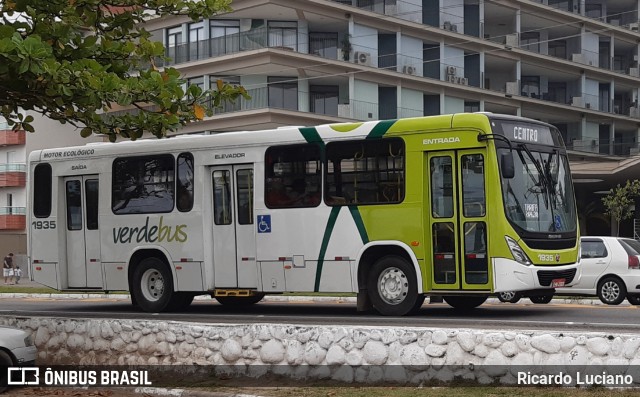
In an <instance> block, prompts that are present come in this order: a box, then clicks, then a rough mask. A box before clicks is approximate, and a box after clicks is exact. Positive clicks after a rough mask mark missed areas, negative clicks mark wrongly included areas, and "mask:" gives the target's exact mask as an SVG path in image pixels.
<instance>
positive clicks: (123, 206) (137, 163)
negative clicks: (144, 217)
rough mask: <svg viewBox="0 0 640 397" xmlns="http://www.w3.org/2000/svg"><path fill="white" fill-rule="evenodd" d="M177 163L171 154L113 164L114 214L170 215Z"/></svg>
mask: <svg viewBox="0 0 640 397" xmlns="http://www.w3.org/2000/svg"><path fill="white" fill-rule="evenodd" d="M174 169H175V160H174V159H173V156H172V155H170V154H166V155H159V156H144V157H130V158H118V159H115V160H114V162H113V190H112V195H111V209H112V210H113V213H114V214H117V215H122V214H152V213H163V212H171V211H172V210H173V201H174V189H175V182H174V173H175V172H174V171H175V170H174Z"/></svg>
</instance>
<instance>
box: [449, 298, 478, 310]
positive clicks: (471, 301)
mask: <svg viewBox="0 0 640 397" xmlns="http://www.w3.org/2000/svg"><path fill="white" fill-rule="evenodd" d="M486 300H487V297H486V296H455V295H452V296H445V297H444V301H445V302H447V304H448V305H449V306H451V307H453V308H454V309H458V310H471V309H475V308H476V307H478V306H480V305H482V304H483V303H484V302H485V301H486Z"/></svg>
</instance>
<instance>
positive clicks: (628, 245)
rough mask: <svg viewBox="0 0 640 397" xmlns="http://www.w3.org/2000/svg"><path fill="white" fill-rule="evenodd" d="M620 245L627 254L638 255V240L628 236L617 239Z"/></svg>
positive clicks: (639, 251) (639, 247)
mask: <svg viewBox="0 0 640 397" xmlns="http://www.w3.org/2000/svg"><path fill="white" fill-rule="evenodd" d="M618 241H620V244H621V245H622V247H623V248H624V249H625V251H627V254H629V255H640V241H638V240H633V239H630V238H625V239H619V240H618Z"/></svg>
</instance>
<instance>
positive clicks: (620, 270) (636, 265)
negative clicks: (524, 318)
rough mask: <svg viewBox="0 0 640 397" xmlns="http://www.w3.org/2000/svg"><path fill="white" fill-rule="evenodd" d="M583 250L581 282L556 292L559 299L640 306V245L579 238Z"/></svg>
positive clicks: (504, 297) (505, 295)
mask: <svg viewBox="0 0 640 397" xmlns="http://www.w3.org/2000/svg"><path fill="white" fill-rule="evenodd" d="M580 248H581V251H582V254H581V257H580V268H581V270H580V271H581V273H582V276H581V277H580V281H579V282H578V283H577V284H575V285H574V286H572V287H563V288H556V292H555V294H556V295H570V296H597V297H598V298H600V300H601V301H602V302H603V303H606V304H608V305H619V304H620V303H622V301H623V300H624V299H625V298H627V300H628V301H629V303H631V304H632V305H638V304H640V241H637V240H633V239H630V238H624V237H610V236H602V237H600V236H596V237H592V236H585V237H581V238H580ZM521 297H522V296H521V295H520V293H518V292H511V291H509V292H502V293H500V294H498V299H500V300H501V301H503V302H511V303H515V302H517V301H518V300H520V298H521ZM532 300H533V299H532ZM549 300H551V299H549ZM534 302H535V301H534ZM535 303H547V302H535Z"/></svg>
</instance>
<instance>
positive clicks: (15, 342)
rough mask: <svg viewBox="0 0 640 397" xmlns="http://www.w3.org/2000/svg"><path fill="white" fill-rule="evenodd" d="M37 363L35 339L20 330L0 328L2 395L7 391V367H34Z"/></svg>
mask: <svg viewBox="0 0 640 397" xmlns="http://www.w3.org/2000/svg"><path fill="white" fill-rule="evenodd" d="M35 362H36V346H35V344H34V343H33V337H32V336H31V335H29V333H28V332H25V331H23V330H21V329H18V328H13V327H7V326H0V369H2V372H5V373H0V393H2V392H3V391H5V390H6V389H7V373H6V372H7V369H6V368H7V367H18V366H19V367H25V366H32V365H34V364H35Z"/></svg>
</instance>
